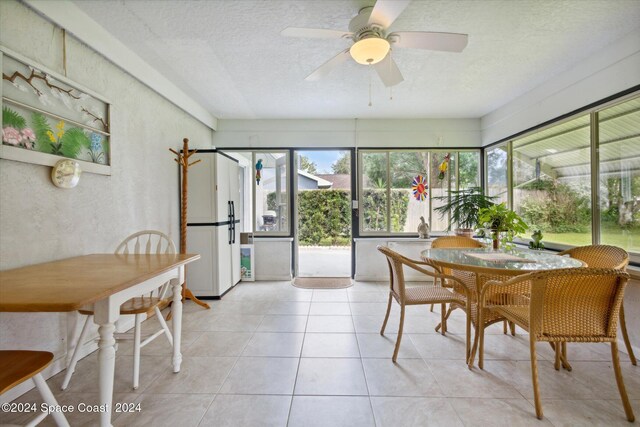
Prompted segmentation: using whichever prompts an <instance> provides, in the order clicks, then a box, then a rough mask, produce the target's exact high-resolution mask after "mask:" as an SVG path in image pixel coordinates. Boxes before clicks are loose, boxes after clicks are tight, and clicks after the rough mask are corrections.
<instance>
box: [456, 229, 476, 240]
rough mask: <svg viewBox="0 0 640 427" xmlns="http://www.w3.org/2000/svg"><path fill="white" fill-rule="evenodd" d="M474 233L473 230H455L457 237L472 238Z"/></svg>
mask: <svg viewBox="0 0 640 427" xmlns="http://www.w3.org/2000/svg"><path fill="white" fill-rule="evenodd" d="M473 232H474V229H473V228H456V229H455V233H456V236H464V237H469V238H472V237H473Z"/></svg>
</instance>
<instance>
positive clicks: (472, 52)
mask: <svg viewBox="0 0 640 427" xmlns="http://www.w3.org/2000/svg"><path fill="white" fill-rule="evenodd" d="M75 3H76V4H77V5H78V6H79V7H80V8H81V9H82V10H83V11H84V12H85V13H87V14H88V15H89V16H91V17H92V18H93V19H94V20H96V21H97V22H98V23H99V24H100V25H102V26H103V27H104V28H105V29H107V30H108V31H109V32H110V33H112V34H113V35H114V36H115V37H117V38H118V39H120V41H122V42H123V43H124V44H125V45H127V46H129V47H130V48H131V49H132V50H133V51H135V52H136V53H137V54H138V55H140V57H142V58H143V59H144V60H145V61H147V62H148V63H149V64H150V65H152V66H153V67H155V68H156V69H157V70H158V71H160V72H161V73H162V74H164V75H165V76H166V77H167V78H169V79H170V80H172V81H173V82H174V83H175V84H176V85H178V86H179V87H181V88H182V89H183V90H184V91H185V92H186V93H188V94H189V95H191V96H192V97H193V98H194V99H196V100H197V101H199V102H200V103H201V104H202V105H203V106H205V107H206V108H208V109H209V111H210V112H211V113H212V114H214V115H215V116H217V117H219V118H356V117H357V118H422V117H432V118H442V117H447V118H462V117H465V118H468V117H481V116H483V115H484V114H486V113H489V112H491V111H493V110H494V109H496V108H498V107H500V106H501V105H503V104H505V103H507V102H509V101H511V100H513V99H514V98H516V97H518V96H519V95H522V94H523V93H525V92H527V91H529V90H531V89H533V88H534V87H536V86H538V85H540V84H541V83H543V82H544V81H546V80H548V79H549V78H551V77H553V76H555V75H557V74H559V73H561V72H562V71H565V70H567V69H569V68H571V67H572V66H574V65H575V64H576V63H578V62H579V61H581V60H583V59H585V58H587V57H588V56H589V55H592V54H594V53H596V52H597V51H599V50H600V49H602V48H604V47H605V46H607V45H608V44H610V43H612V42H613V41H615V40H617V39H619V38H620V37H622V36H624V35H626V34H627V33H629V32H631V31H633V30H634V29H635V28H637V27H638V26H639V24H638V23H640V2H639V1H638V0H597V1H596V0H571V1H568V0H531V1H529V0H517V1H514V0H506V1H485V0H476V1H471V0H463V1H455V0H440V1H431V0H429V1H426V0H414V1H413V2H412V3H411V4H409V6H408V7H407V8H406V9H405V11H404V12H403V13H402V15H400V17H399V18H398V19H397V20H396V21H395V22H394V23H393V25H392V27H391V30H396V31H441V32H457V33H467V34H469V44H468V46H467V48H466V49H465V50H464V51H463V52H462V53H443V52H431V51H422V50H413V49H396V50H394V51H393V57H394V59H395V60H396V62H397V64H398V66H399V68H400V70H401V71H402V73H403V75H404V78H405V81H404V82H403V83H401V84H400V85H398V86H395V87H394V88H393V100H389V90H388V89H385V88H384V86H383V85H382V83H381V82H380V80H379V79H378V77H377V76H376V75H375V74H373V75H372V76H370V73H369V70H368V69H367V66H363V65H358V64H356V63H355V62H353V61H348V62H347V63H345V64H343V65H342V66H340V67H339V68H338V69H335V70H334V71H333V72H332V73H331V74H330V75H329V76H328V77H327V78H325V79H323V80H320V81H317V82H306V81H305V80H304V78H305V77H306V76H307V75H308V74H309V73H311V72H312V71H313V70H314V69H315V68H317V67H318V66H320V65H321V64H323V63H324V62H325V61H326V60H328V59H329V58H331V57H332V56H334V55H336V54H337V53H338V52H340V51H341V50H342V49H345V48H347V47H348V46H349V45H350V42H349V41H348V40H340V39H339V40H327V39H324V40H323V39H320V40H317V39H295V38H288V37H282V36H280V34H279V33H280V31H281V30H283V29H284V28H286V27H289V26H294V27H311V28H329V29H337V30H346V29H347V27H348V24H349V21H350V20H351V18H352V17H353V16H355V15H356V14H357V12H358V10H359V9H360V8H361V7H364V6H369V5H372V4H373V3H374V1H372V0H371V1H367V0H344V1H338V0H335V1H320V0H316V1H310V0H298V1H278V0H268V1H266V0H261V1H252V0H238V1H233V0H219V1H170V0H163V1H144V0H130V1H113V0H111V1H107V0H98V1H81V0H76V1H75ZM370 77H371V82H372V93H373V95H372V96H373V106H371V107H369V106H368V93H369V80H370Z"/></svg>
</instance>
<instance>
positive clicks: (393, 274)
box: [377, 245, 441, 301]
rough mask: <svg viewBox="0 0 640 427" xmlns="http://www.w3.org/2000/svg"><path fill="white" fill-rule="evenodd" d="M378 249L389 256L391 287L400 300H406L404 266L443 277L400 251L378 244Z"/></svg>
mask: <svg viewBox="0 0 640 427" xmlns="http://www.w3.org/2000/svg"><path fill="white" fill-rule="evenodd" d="M377 249H378V251H380V252H382V254H383V255H384V256H385V257H386V258H387V264H388V265H389V276H390V279H389V280H390V287H391V291H392V292H393V293H395V294H396V296H397V297H398V299H399V300H400V301H404V296H405V292H404V291H405V282H404V266H405V265H406V266H408V267H410V268H412V269H414V270H417V271H419V272H421V273H423V274H425V275H427V276H430V277H433V278H434V280H435V279H436V278H439V277H441V276H440V275H438V274H436V273H432V272H431V271H429V270H425V269H424V268H422V267H420V266H419V265H418V264H416V263H415V261H414V260H412V259H409V258H407V257H405V256H402V255H400V254H399V253H398V252H395V251H392V250H391V249H389V248H388V247H386V246H382V245H380V246H378V247H377Z"/></svg>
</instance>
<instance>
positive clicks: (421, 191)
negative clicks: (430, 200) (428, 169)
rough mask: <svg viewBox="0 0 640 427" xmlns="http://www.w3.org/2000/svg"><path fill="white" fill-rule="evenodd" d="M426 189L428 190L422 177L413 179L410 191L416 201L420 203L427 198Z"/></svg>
mask: <svg viewBox="0 0 640 427" xmlns="http://www.w3.org/2000/svg"><path fill="white" fill-rule="evenodd" d="M427 188H429V186H428V185H427V179H426V178H425V177H424V176H422V175H418V176H416V177H415V178H413V182H412V183H411V191H412V192H413V197H415V198H416V200H417V201H419V202H422V201H423V200H425V199H426V198H427V195H428V194H429V193H427Z"/></svg>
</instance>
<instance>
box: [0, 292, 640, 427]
mask: <svg viewBox="0 0 640 427" xmlns="http://www.w3.org/2000/svg"><path fill="white" fill-rule="evenodd" d="M386 289H387V285H386V284H384V283H368V282H367V283H364V282H360V283H356V284H355V286H353V287H352V288H349V289H340V290H313V291H312V290H304V289H298V288H295V287H293V286H291V285H290V284H289V283H285V282H277V283H276V282H256V283H242V284H240V285H238V286H237V287H236V288H235V289H234V290H232V291H231V292H230V293H229V294H227V295H226V296H225V297H224V298H223V300H221V301H213V302H212V304H211V305H212V309H211V310H202V309H201V308H199V307H198V306H196V305H195V304H193V303H187V304H186V305H185V314H184V333H183V354H184V361H183V364H182V370H181V372H180V373H179V374H173V373H172V372H171V370H170V362H169V360H170V359H169V355H170V349H169V346H168V344H167V342H166V341H165V340H164V339H163V338H159V339H157V340H155V341H154V342H153V343H151V344H150V345H149V346H147V347H145V348H144V349H143V350H142V354H143V356H142V365H141V378H140V388H139V389H138V390H132V389H131V370H132V356H131V353H132V349H131V344H130V343H122V344H120V345H119V349H118V356H117V362H116V370H117V374H116V385H115V390H116V394H115V399H114V401H116V402H139V403H140V405H141V411H140V412H139V413H138V412H136V413H130V414H115V417H114V425H115V426H146V425H153V426H175V425H179V426H180V427H188V426H242V427H248V426H291V427H293V426H305V427H309V426H330V427H335V426H350V427H357V426H440V425H443V426H461V425H462V426H487V425H492V426H497V425H504V426H519V425H533V426H548V425H556V426H568V425H575V426H583V425H602V426H615V425H622V426H627V425H629V423H628V422H627V421H626V418H625V416H624V411H623V409H622V404H621V401H620V398H619V395H618V391H617V388H616V384H615V379H614V376H613V370H612V368H611V361H610V352H609V348H608V347H607V346H605V345H600V344H573V345H570V346H569V358H570V360H571V362H572V364H573V367H574V369H573V371H572V372H566V371H560V372H557V371H555V370H554V369H553V365H552V362H550V360H552V357H553V355H552V353H551V351H549V348H547V347H548V346H544V345H542V344H541V345H539V346H538V354H539V357H540V364H539V368H540V382H541V393H542V397H543V399H544V402H543V407H544V413H545V419H544V420H543V421H539V420H537V419H536V417H535V411H534V407H533V394H532V388H531V373H530V364H529V350H528V345H529V344H528V337H527V335H526V334H525V333H524V332H523V331H521V330H518V333H517V335H516V336H515V337H513V336H510V335H503V334H502V328H501V326H495V327H493V328H492V329H491V330H490V335H488V336H487V339H486V345H485V348H486V361H485V369H484V370H480V369H477V368H476V369H474V370H472V371H470V370H469V369H467V367H466V365H465V363H464V315H463V314H462V313H456V314H454V315H453V316H452V319H451V321H450V323H449V333H448V334H447V336H442V335H440V334H437V333H435V331H434V327H435V326H436V324H437V323H438V322H439V320H440V315H439V307H436V309H435V311H434V313H430V312H429V309H428V307H424V306H420V307H410V308H408V310H407V319H406V323H405V335H404V337H403V341H402V346H401V350H400V356H399V359H398V363H397V364H393V363H392V362H391V355H392V352H393V345H394V342H395V338H396V337H395V332H396V331H397V326H398V311H397V306H396V305H395V304H394V310H393V311H392V315H391V318H390V320H389V324H388V327H387V328H388V329H387V332H388V333H387V335H386V336H384V337H383V336H380V335H379V333H378V332H379V329H380V326H381V324H382V320H383V316H384V311H385V308H386V299H387V295H388V294H387V291H386ZM156 322H157V321H156V320H155V319H150V320H148V321H147V322H145V324H144V327H145V329H146V330H150V329H149V328H151V329H155V326H156ZM621 359H622V365H623V374H624V378H625V383H626V386H627V391H628V393H629V397H630V398H631V399H632V404H633V406H634V411H635V413H636V417H638V418H640V367H633V366H632V365H631V364H630V363H629V360H628V358H627V356H626V355H625V354H622V355H621ZM96 364H97V357H96V354H95V353H94V354H92V355H90V356H89V357H87V358H85V359H84V360H82V361H81V362H80V363H79V364H78V368H77V371H76V373H75V375H74V377H73V378H72V381H71V385H70V387H69V389H68V390H67V391H65V392H61V391H60V389H59V386H60V383H61V381H62V377H63V374H64V373H61V374H59V375H57V376H55V377H53V378H51V379H50V380H49V381H48V383H49V385H50V387H51V388H52V390H53V391H54V393H55V394H56V396H57V398H58V400H59V403H61V404H77V403H80V402H95V401H97V393H96V387H97V385H96V380H97V371H96ZM18 400H19V401H22V402H27V401H28V402H34V401H39V396H38V395H37V393H36V392H34V391H32V392H29V393H27V394H26V395H24V396H22V397H20V398H19V399H18ZM0 417H4V418H0V422H3V423H13V422H17V423H20V422H24V418H21V417H17V418H9V417H8V416H7V415H6V414H0ZM68 418H69V421H70V423H71V425H72V426H93V425H96V417H95V415H93V414H79V413H73V414H69V416H68ZM43 425H52V422H51V419H47V420H46V421H45V423H44V424H43Z"/></svg>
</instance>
